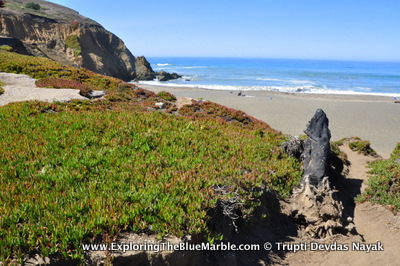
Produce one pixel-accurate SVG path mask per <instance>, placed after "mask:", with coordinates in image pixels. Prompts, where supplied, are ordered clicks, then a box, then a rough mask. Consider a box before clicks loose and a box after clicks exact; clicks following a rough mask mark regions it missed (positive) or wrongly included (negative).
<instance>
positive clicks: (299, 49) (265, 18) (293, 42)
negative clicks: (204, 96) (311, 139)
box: [51, 0, 400, 61]
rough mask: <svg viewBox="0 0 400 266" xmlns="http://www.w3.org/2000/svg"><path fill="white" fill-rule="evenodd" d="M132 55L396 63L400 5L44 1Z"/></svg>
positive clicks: (336, 0) (307, 0)
mask: <svg viewBox="0 0 400 266" xmlns="http://www.w3.org/2000/svg"><path fill="white" fill-rule="evenodd" d="M51 2H54V3H58V4H61V5H64V6H67V7H70V8H72V9H75V10H77V11H78V12H79V13H80V14H82V15H84V16H86V17H89V18H91V19H94V20H95V21H97V22H99V23H100V24H102V25H103V26H104V27H105V28H106V29H107V30H109V31H111V32H113V33H114V34H116V35H117V36H118V37H120V38H121V39H122V40H123V41H124V42H125V44H126V46H127V47H128V48H129V49H130V50H131V52H132V53H133V54H134V55H135V56H139V55H145V56H147V57H154V56H166V57H168V56H200V57H202V56H211V57H261V58H293V59H297V58H299V59H337V60H342V59H349V60H383V61H400V16H399V14H400V0H379V1H377V0H326V1H321V0H318V1H316V0H302V1H298V0H246V1H244V0H242V1H237V0H230V1H227V0H212V1H210V0H203V1H190V0H189V1H188V0H186V1H184V0H169V1H159V0H158V1H156V0H141V1H137V0H131V1H129V0H127V1H122V0H114V1H105V0H51Z"/></svg>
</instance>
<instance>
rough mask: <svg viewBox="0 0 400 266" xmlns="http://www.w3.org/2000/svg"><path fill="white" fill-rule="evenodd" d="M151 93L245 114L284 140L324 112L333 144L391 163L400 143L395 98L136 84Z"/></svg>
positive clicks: (398, 106) (399, 109)
mask: <svg viewBox="0 0 400 266" xmlns="http://www.w3.org/2000/svg"><path fill="white" fill-rule="evenodd" d="M136 85H138V86H139V87H141V88H143V89H148V90H150V91H153V92H160V91H167V92H170V93H172V94H174V95H175V96H177V97H188V98H194V99H204V100H209V101H213V102H216V103H218V104H221V105H224V106H227V107H230V108H234V109H238V110H242V111H244V112H246V113H247V114H248V115H251V116H253V117H255V118H257V119H260V120H262V121H264V122H266V123H268V124H269V125H270V126H271V127H272V128H274V129H276V130H279V131H281V132H282V133H284V134H290V135H301V134H304V133H303V130H305V128H306V126H307V123H308V121H309V120H310V119H311V118H312V116H313V115H314V113H315V111H316V110H317V109H318V108H321V109H323V110H324V111H325V113H326V114H327V116H328V119H329V121H330V125H329V127H330V130H331V133H332V140H333V141H336V140H339V139H342V138H347V137H355V136H357V137H360V138H362V139H363V140H369V141H370V142H371V147H372V148H373V149H375V150H376V152H377V153H378V154H379V155H381V156H382V157H384V158H388V157H389V156H390V154H391V152H392V151H393V149H394V148H395V147H396V144H397V143H398V142H400V138H399V137H398V135H399V132H400V104H395V103H394V100H393V98H392V97H386V96H370V95H343V94H305V93H283V92H275V91H250V90H249V91H243V94H244V95H245V96H238V91H233V90H232V91H229V90H210V89H202V88H193V87H173V86H161V85H145V84H141V83H136Z"/></svg>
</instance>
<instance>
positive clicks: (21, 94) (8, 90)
mask: <svg viewBox="0 0 400 266" xmlns="http://www.w3.org/2000/svg"><path fill="white" fill-rule="evenodd" d="M0 81H2V82H3V83H5V84H6V85H5V86H3V88H4V93H3V94H2V95H0V106H1V105H6V104H9V103H11V102H23V101H30V100H38V101H45V102H54V101H59V102H66V101H70V100H72V99H82V100H83V99H86V100H87V98H86V97H83V96H81V95H80V94H79V90H75V89H47V88H38V87H36V85H35V81H36V80H35V79H33V78H31V77H29V76H28V75H21V74H11V73H3V72H1V73H0Z"/></svg>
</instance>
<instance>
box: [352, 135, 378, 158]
mask: <svg viewBox="0 0 400 266" xmlns="http://www.w3.org/2000/svg"><path fill="white" fill-rule="evenodd" d="M348 141H349V147H350V149H352V150H353V151H357V152H358V153H362V154H364V155H372V156H376V155H377V154H376V152H375V151H374V150H373V149H372V148H371V142H369V141H368V140H361V139H360V138H359V137H354V138H350V139H348Z"/></svg>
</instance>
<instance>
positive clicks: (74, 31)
mask: <svg viewBox="0 0 400 266" xmlns="http://www.w3.org/2000/svg"><path fill="white" fill-rule="evenodd" d="M28 2H29V0H15V1H12V3H11V2H9V3H7V5H6V7H5V8H1V9H0V45H2V42H7V41H8V42H9V37H12V38H15V39H18V40H20V41H21V42H22V43H23V44H24V46H25V48H26V50H27V51H28V52H29V54H31V55H35V56H44V57H48V58H50V59H52V60H54V61H57V62H60V63H62V64H66V65H70V66H74V67H78V68H79V67H84V68H87V69H90V70H92V71H94V72H97V73H100V74H104V75H109V76H113V77H116V78H120V79H123V80H125V81H130V80H134V79H141V80H149V79H154V78H155V73H154V71H153V70H152V69H151V67H150V65H149V64H145V62H147V61H146V60H145V59H144V60H143V58H139V59H138V58H136V57H135V56H133V55H132V53H131V52H130V51H129V50H128V49H127V47H126V46H125V44H124V42H123V41H122V40H121V39H120V38H118V37H117V36H116V35H114V34H112V33H111V32H109V31H107V30H106V29H104V28H103V27H102V26H101V25H100V24H98V23H97V22H95V21H93V20H91V19H88V18H86V17H84V16H81V15H80V14H79V13H78V12H76V11H74V10H72V9H69V8H66V7H63V6H60V5H57V4H53V3H50V2H47V1H43V0H36V1H35V2H36V3H38V4H39V5H40V9H38V10H35V9H30V8H27V7H26V4H27V3H28ZM5 37H8V40H7V38H5Z"/></svg>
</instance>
